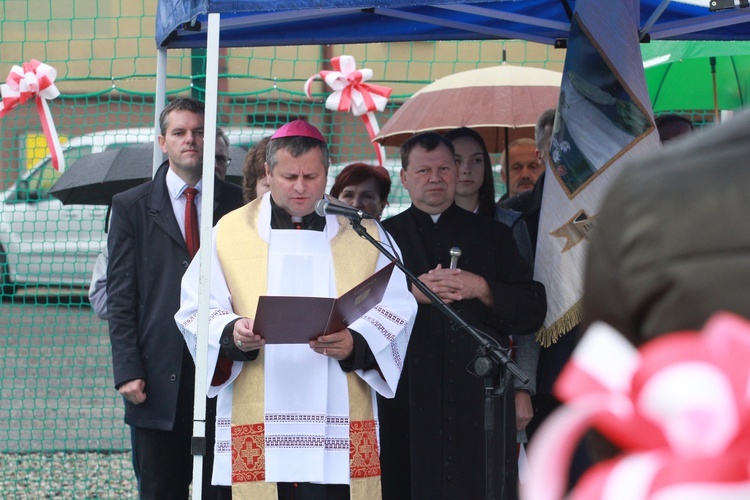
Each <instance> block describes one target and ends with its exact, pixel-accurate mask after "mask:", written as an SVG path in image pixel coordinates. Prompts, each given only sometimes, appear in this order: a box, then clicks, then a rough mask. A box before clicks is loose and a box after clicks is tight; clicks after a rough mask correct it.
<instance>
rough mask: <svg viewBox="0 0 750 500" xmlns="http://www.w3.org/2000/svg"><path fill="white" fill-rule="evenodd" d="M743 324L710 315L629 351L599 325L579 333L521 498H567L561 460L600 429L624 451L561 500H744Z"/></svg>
mask: <svg viewBox="0 0 750 500" xmlns="http://www.w3.org/2000/svg"><path fill="white" fill-rule="evenodd" d="M748 359H750V323H749V322H748V321H747V320H745V319H743V318H740V317H738V316H734V315H732V314H729V313H719V314H716V315H715V316H713V317H712V318H711V319H710V320H709V321H708V322H707V323H706V326H705V327H704V329H703V331H702V332H700V333H699V332H676V333H671V334H668V335H664V336H662V337H659V338H656V339H654V340H652V341H650V342H648V343H647V344H644V345H643V346H642V347H641V348H640V350H638V351H636V350H635V348H633V347H632V345H630V344H629V343H628V342H627V341H625V339H624V338H623V337H621V336H620V334H619V333H618V332H616V331H614V330H613V329H611V328H609V327H608V326H606V325H603V324H597V325H594V326H592V327H591V329H590V330H589V331H588V332H586V335H585V336H584V337H583V339H582V340H581V343H580V345H579V346H578V348H577V349H576V351H575V353H574V354H573V357H572V358H571V360H570V362H569V363H568V365H567V366H566V367H565V369H564V371H563V373H562V374H561V375H560V378H559V380H558V382H557V384H556V386H555V391H556V394H557V395H558V397H560V399H562V400H563V401H565V402H566V405H565V406H563V407H562V408H561V409H560V410H558V411H556V412H555V413H553V414H552V416H551V417H550V418H548V419H547V420H546V421H545V423H544V424H543V425H542V426H541V428H540V429H539V431H538V432H537V434H536V435H535V436H534V438H533V440H532V443H531V446H530V449H529V464H530V471H531V477H530V479H529V480H528V481H527V482H526V483H525V484H524V485H523V487H522V493H523V495H522V497H523V498H524V499H526V500H552V499H555V500H557V499H559V498H563V497H564V496H565V490H566V486H567V478H568V474H567V465H568V464H570V461H571V458H572V456H573V451H574V449H575V447H576V445H577V443H578V442H579V441H580V440H581V438H582V436H583V435H584V433H585V432H586V431H587V430H588V429H590V428H595V429H597V430H598V431H599V432H600V433H601V434H602V435H604V436H605V437H606V438H607V439H609V440H610V441H611V442H612V443H614V444H615V445H617V447H618V448H619V449H620V450H621V453H620V454H619V455H618V456H616V457H615V458H613V459H611V460H608V461H604V462H601V463H599V464H597V465H596V466H594V467H592V468H591V469H589V470H588V471H587V472H586V473H585V474H584V475H583V476H582V478H581V479H580V481H579V482H578V483H577V485H576V486H575V488H574V490H573V491H572V492H571V494H570V495H569V497H568V498H571V499H574V500H578V499H585V500H589V499H602V500H620V499H628V500H647V499H659V500H677V499H680V500H684V499H690V500H692V499H696V500H697V499H705V498H722V499H740V498H750V363H748Z"/></svg>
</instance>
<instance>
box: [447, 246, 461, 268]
mask: <svg viewBox="0 0 750 500" xmlns="http://www.w3.org/2000/svg"><path fill="white" fill-rule="evenodd" d="M448 253H449V254H450V256H451V265H450V269H456V267H457V266H458V259H459V258H460V257H461V249H460V248H458V247H453V248H451V249H450V250H449V251H448Z"/></svg>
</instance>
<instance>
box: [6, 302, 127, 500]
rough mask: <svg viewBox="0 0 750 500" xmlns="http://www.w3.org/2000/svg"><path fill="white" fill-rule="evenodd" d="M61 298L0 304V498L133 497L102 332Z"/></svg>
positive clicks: (81, 309) (87, 313) (86, 311)
mask: <svg viewBox="0 0 750 500" xmlns="http://www.w3.org/2000/svg"><path fill="white" fill-rule="evenodd" d="M62 299H64V297H53V296H40V295H29V296H18V297H15V298H14V299H12V300H8V299H5V300H3V301H2V302H1V303H0V499H1V500H5V499H12V500H16V499H18V500H36V499H45V498H55V499H58V498H62V499H75V500H79V499H105V498H106V499H118V500H119V499H129V498H137V491H136V485H135V479H134V475H133V467H132V463H131V458H130V457H131V456H130V451H129V450H130V433H129V431H128V428H127V426H126V425H125V423H124V422H123V405H122V400H121V399H120V397H119V396H118V395H117V391H115V389H114V388H113V387H112V367H111V355H110V348H109V335H108V333H107V325H106V323H104V322H102V321H100V320H99V319H98V318H97V317H96V316H95V315H94V313H93V312H92V311H91V309H90V308H89V307H88V305H86V304H81V303H80V300H78V302H76V301H74V300H72V298H71V299H70V300H62ZM63 450H64V451H63Z"/></svg>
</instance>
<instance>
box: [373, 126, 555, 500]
mask: <svg viewBox="0 0 750 500" xmlns="http://www.w3.org/2000/svg"><path fill="white" fill-rule="evenodd" d="M401 164H402V166H403V170H402V171H401V182H402V184H403V185H404V187H405V188H406V189H407V190H408V191H409V197H410V198H411V200H412V206H411V207H410V208H409V209H408V210H406V211H405V212H402V213H401V214H399V215H397V216H395V217H392V218H390V219H387V220H386V221H384V222H383V226H384V227H385V228H386V230H387V231H388V232H390V233H391V234H392V235H393V238H394V240H396V243H397V244H398V245H399V247H400V248H401V249H402V251H403V261H404V264H405V265H406V267H407V268H409V270H410V271H412V272H413V273H414V274H416V275H418V276H419V279H420V280H421V281H422V282H424V283H425V284H426V285H427V286H428V287H429V288H430V289H431V290H432V291H433V292H434V293H436V294H437V295H438V296H440V298H441V299H443V300H444V301H445V302H446V303H449V304H450V306H451V307H453V308H454V309H455V310H456V312H457V313H458V314H459V315H460V316H461V317H462V318H463V319H464V320H465V321H467V322H468V323H469V324H471V325H473V326H475V327H476V328H478V329H480V330H482V331H484V332H486V333H487V334H488V335H490V336H491V337H493V338H494V339H495V340H497V342H499V343H500V344H501V345H505V346H507V345H508V337H509V336H510V335H529V334H533V333H534V332H535V331H536V330H537V329H538V328H539V326H541V324H542V321H543V320H544V315H545V313H546V300H545V295H544V287H543V286H542V285H541V284H539V283H537V282H535V281H533V280H532V278H531V268H530V267H529V265H528V264H527V263H526V261H525V260H523V258H522V257H521V255H520V254H519V252H518V248H517V247H516V244H515V241H514V239H513V234H512V232H511V230H510V229H509V228H508V227H507V226H505V225H504V224H501V223H499V222H496V221H494V220H492V219H490V218H488V217H483V216H479V215H476V214H474V213H471V212H469V211H467V210H464V209H462V208H460V207H458V206H457V205H456V204H455V203H454V201H453V200H454V197H455V188H456V182H457V178H458V169H457V166H456V162H455V160H454V152H453V145H452V144H451V143H450V142H449V141H448V140H447V139H445V138H444V137H442V136H441V135H439V134H436V133H430V132H428V133H425V134H419V135H416V136H414V137H412V138H411V139H409V140H408V141H407V142H406V143H405V144H404V145H403V146H402V147H401ZM454 246H457V247H459V248H460V249H461V256H460V258H459V259H458V261H457V263H456V268H455V269H450V260H451V255H450V249H451V248H452V247H454ZM412 293H413V295H414V296H415V298H416V299H417V302H418V303H419V309H418V312H417V319H416V322H415V324H414V329H413V330H412V335H411V338H410V339H409V349H408V351H407V354H406V359H405V361H404V371H403V373H402V376H401V379H400V380H399V384H398V389H397V391H396V397H395V398H394V399H392V400H391V399H384V398H379V399H378V406H379V416H380V431H381V434H380V437H381V445H382V451H381V464H382V471H383V481H382V484H383V498H387V499H389V500H393V499H409V498H414V499H417V498H482V497H483V496H484V494H485V479H486V478H487V473H486V472H485V466H484V460H483V459H484V457H485V455H484V446H485V437H486V435H485V433H484V415H485V413H484V385H483V382H482V380H481V379H480V378H478V377H476V376H474V375H472V374H471V373H469V371H468V370H467V365H470V366H473V363H471V362H472V358H473V357H474V355H475V354H476V350H477V347H478V343H477V342H476V340H475V339H474V338H472V337H471V335H469V334H468V333H467V332H465V331H462V330H461V329H456V328H455V327H454V325H452V324H451V321H449V320H448V319H447V318H446V317H444V316H442V315H441V314H440V312H439V310H438V309H437V308H435V307H433V306H432V305H431V303H430V301H429V299H428V298H427V297H425V296H424V295H423V294H422V293H421V292H420V291H419V290H418V289H417V288H415V287H412ZM505 395H506V406H505V409H506V413H505V414H503V411H502V410H501V409H498V411H497V412H496V414H495V416H496V421H495V422H493V425H495V429H496V432H495V433H494V440H495V443H494V450H495V451H496V453H495V455H497V456H495V457H493V458H494V464H493V465H494V467H493V469H492V470H491V471H490V472H489V474H491V475H492V477H493V478H494V484H495V488H494V491H493V494H494V497H495V498H498V499H500V498H503V499H505V498H515V497H516V496H517V494H516V483H517V458H516V426H515V408H514V405H513V392H512V391H506V394H505ZM498 406H502V405H499V404H498ZM503 470H504V472H505V475H504V476H503V475H501V474H500V471H503Z"/></svg>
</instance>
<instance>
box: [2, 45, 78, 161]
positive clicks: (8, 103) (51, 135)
mask: <svg viewBox="0 0 750 500" xmlns="http://www.w3.org/2000/svg"><path fill="white" fill-rule="evenodd" d="M56 77H57V70H55V68H53V67H52V66H50V65H48V64H44V63H43V62H39V61H37V60H36V59H32V60H31V61H29V62H25V63H23V67H21V66H13V67H12V68H11V70H10V73H9V74H8V78H7V79H6V80H5V83H4V84H2V85H0V93H1V94H2V103H0V118H2V117H3V116H5V115H6V114H7V113H8V112H10V111H11V110H12V109H13V108H15V107H16V106H18V105H19V104H23V103H25V102H26V101H28V100H30V99H34V101H35V103H36V108H37V112H38V113H39V120H40V121H41V122H42V129H44V136H45V137H46V138H47V145H48V146H49V148H50V151H51V154H52V165H53V166H54V167H55V168H56V169H57V170H59V171H60V172H62V171H64V170H65V159H64V158H63V155H62V148H61V147H60V139H59V138H58V137H57V130H56V129H55V122H54V121H53V119H52V113H51V112H50V110H49V106H48V105H47V101H48V100H51V99H54V98H56V97H57V96H59V95H60V91H59V90H57V87H55V78H56Z"/></svg>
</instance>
